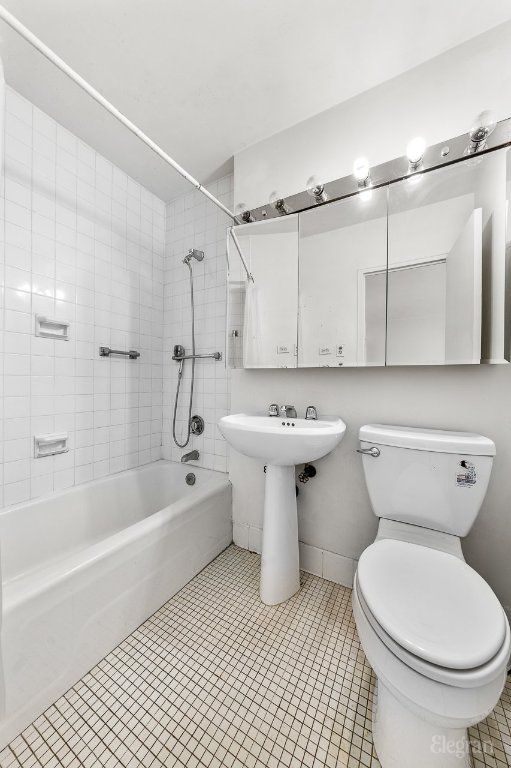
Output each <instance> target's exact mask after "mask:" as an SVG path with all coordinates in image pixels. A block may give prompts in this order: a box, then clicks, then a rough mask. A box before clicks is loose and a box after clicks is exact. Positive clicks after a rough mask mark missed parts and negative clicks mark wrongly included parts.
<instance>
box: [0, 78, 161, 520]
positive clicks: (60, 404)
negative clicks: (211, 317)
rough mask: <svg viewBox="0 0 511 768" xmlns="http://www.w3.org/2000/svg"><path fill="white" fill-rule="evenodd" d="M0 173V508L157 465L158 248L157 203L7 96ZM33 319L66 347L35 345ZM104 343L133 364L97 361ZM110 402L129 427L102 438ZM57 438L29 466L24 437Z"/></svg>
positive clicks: (85, 148) (58, 128)
mask: <svg viewBox="0 0 511 768" xmlns="http://www.w3.org/2000/svg"><path fill="white" fill-rule="evenodd" d="M4 175H5V198H3V199H2V200H1V206H2V211H3V213H4V218H5V223H4V232H3V233H2V234H3V236H4V240H5V242H6V244H7V245H6V248H5V263H4V262H3V261H2V262H0V285H4V284H5V286H6V287H5V289H3V294H2V295H1V299H2V300H1V303H0V342H1V343H2V344H3V350H4V352H5V356H4V365H3V368H0V390H1V391H2V393H3V399H2V406H3V410H2V412H1V413H0V416H2V415H3V417H4V418H5V419H6V420H5V424H4V430H3V442H2V443H1V444H0V448H1V461H3V462H4V464H3V465H2V464H0V476H1V477H0V479H2V481H3V484H4V485H3V491H4V494H3V498H2V496H1V494H0V505H1V504H2V503H3V504H13V503H18V502H20V501H24V500H26V499H29V498H36V497H38V496H44V495H47V494H48V493H52V492H54V491H57V490H62V489H63V488H67V487H69V486H71V485H73V484H74V483H81V482H86V481H88V480H91V479H92V478H93V477H100V476H104V475H106V474H109V473H110V472H117V471H120V470H121V469H124V468H125V467H127V466H137V465H139V464H142V463H145V462H147V461H148V460H156V459H158V458H160V451H161V433H162V389H163V301H162V294H163V286H162V282H163V280H162V276H163V272H162V269H163V262H162V257H163V254H164V239H165V206H164V204H163V202H162V201H161V200H158V199H157V198H156V197H155V196H154V195H152V194H151V193H149V192H148V191H147V190H144V189H142V188H141V187H140V185H139V184H137V183H136V182H135V181H134V180H132V179H129V180H128V178H127V177H126V175H125V174H124V173H123V172H122V171H120V170H119V169H116V168H114V167H113V166H112V164H111V163H110V162H109V161H108V160H106V159H105V158H103V157H101V156H99V155H98V154H97V153H96V152H95V151H94V150H93V149H92V148H91V147H88V146H86V145H85V144H83V143H82V142H80V141H78V139H77V138H76V137H75V136H73V135H72V134H71V133H69V131H67V130H66V129H64V128H63V127H62V126H59V125H57V124H56V123H55V121H54V120H52V119H51V118H50V117H49V116H48V115H45V114H44V113H43V112H41V111H40V110H39V109H37V108H35V107H33V106H32V104H31V103H30V102H29V101H27V100H26V99H24V98H23V97H21V96H20V95H19V94H17V93H16V92H15V91H13V90H12V89H10V88H8V89H7V96H6V120H5V163H4ZM128 187H129V194H128ZM142 200H143V217H142V215H141V213H142V211H141V208H142V202H141V201H142ZM114 203H115V206H114ZM128 204H129V205H128ZM36 312H37V313H41V314H47V315H50V316H56V317H60V318H62V319H66V320H69V321H70V322H71V327H70V336H71V339H70V341H69V342H64V341H53V340H49V339H43V338H36V337H35V336H34V334H33V331H34V314H35V313H36ZM113 340H115V341H116V342H118V345H119V347H122V348H126V349H129V348H134V349H138V350H140V352H141V358H140V359H139V360H137V361H132V362H131V361H130V362H129V363H128V362H126V361H124V360H122V361H117V360H113V359H112V360H99V358H98V346H99V345H100V344H111V343H112V341H113ZM95 364H100V365H101V369H98V370H100V372H101V375H96V370H95V368H94V366H95ZM112 381H115V385H114V386H112ZM122 393H129V395H128V397H129V403H128V402H126V403H125V404H123V405H122V407H121V408H120V414H121V416H120V418H119V419H118V421H120V422H121V421H123V420H124V422H125V423H127V424H128V423H129V424H130V425H135V426H136V429H135V432H134V434H130V435H129V436H128V434H127V433H124V434H120V433H119V432H116V433H113V434H112V436H110V435H109V434H108V428H109V426H110V423H111V421H112V418H111V413H112V410H113V406H114V405H115V404H116V397H117V396H118V395H120V394H122ZM123 396H124V395H123ZM124 406H126V407H124ZM148 413H149V416H148ZM94 426H96V427H97V428H98V429H102V428H103V427H105V429H106V433H105V434H104V435H102V436H101V442H98V444H97V445H96V443H95V441H94V431H93V430H94ZM57 429H63V430H65V431H67V432H69V437H70V451H69V453H67V454H63V455H61V456H57V457H53V458H44V459H39V460H34V459H33V458H32V438H33V435H34V434H35V433H36V432H37V433H41V432H51V431H56V430H57ZM103 438H104V441H103ZM2 470H3V471H2ZM0 491H2V484H1V483H0Z"/></svg>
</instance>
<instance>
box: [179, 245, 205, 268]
mask: <svg viewBox="0 0 511 768" xmlns="http://www.w3.org/2000/svg"><path fill="white" fill-rule="evenodd" d="M191 259H197V261H202V260H203V259H204V251H198V250H197V248H190V250H189V251H188V253H187V254H186V256H185V257H184V259H183V264H188V265H189V264H190V260H191Z"/></svg>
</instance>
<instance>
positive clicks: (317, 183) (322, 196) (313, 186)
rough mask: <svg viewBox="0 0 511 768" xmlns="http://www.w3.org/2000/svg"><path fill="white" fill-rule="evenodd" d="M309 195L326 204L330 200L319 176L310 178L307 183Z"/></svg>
mask: <svg viewBox="0 0 511 768" xmlns="http://www.w3.org/2000/svg"><path fill="white" fill-rule="evenodd" d="M306 188H307V194H309V195H310V196H311V197H313V198H314V200H315V201H316V202H324V201H325V200H327V199H328V195H327V194H326V192H325V185H324V184H323V182H322V181H321V179H320V178H319V176H309V178H308V179H307V182H306Z"/></svg>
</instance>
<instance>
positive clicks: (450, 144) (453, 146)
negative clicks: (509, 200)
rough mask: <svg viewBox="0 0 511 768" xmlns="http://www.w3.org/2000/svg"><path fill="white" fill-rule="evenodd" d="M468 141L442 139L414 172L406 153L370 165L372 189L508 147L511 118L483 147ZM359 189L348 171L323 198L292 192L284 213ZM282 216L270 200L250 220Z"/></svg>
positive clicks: (327, 188) (326, 202)
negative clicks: (472, 148) (470, 148)
mask: <svg viewBox="0 0 511 768" xmlns="http://www.w3.org/2000/svg"><path fill="white" fill-rule="evenodd" d="M469 144H470V137H469V135H468V133H465V134H463V135H462V136H457V137H456V138H454V139H449V140H448V141H443V142H441V143H440V144H432V145H431V146H429V147H427V148H426V150H425V152H424V157H423V159H422V163H421V167H420V169H418V170H417V171H414V172H410V170H409V166H410V161H409V159H408V157H407V156H406V155H402V156H401V157H398V158H396V159H395V160H389V161H388V162H386V163H381V164H380V165H375V166H371V169H370V171H371V189H377V188H378V187H383V186H386V185H387V184H394V183H395V182H397V181H402V180H403V179H407V178H410V177H411V176H415V175H418V174H424V173H429V171H435V170H437V169H438V168H443V167H444V166H447V165H454V164H455V163H462V162H464V161H465V160H471V159H473V158H474V157H477V156H479V155H485V154H488V153H489V152H494V151H495V150H497V149H502V148H504V147H509V146H511V118H507V119H506V120H501V121H500V122H498V123H497V125H496V127H495V130H494V131H493V133H491V134H490V136H488V138H487V139H486V142H485V144H484V146H483V147H482V148H480V149H479V150H477V151H476V152H474V153H471V154H467V152H466V150H467V147H468V146H469ZM360 191H361V189H360V187H359V185H358V182H357V180H356V179H355V177H354V176H353V175H352V174H350V175H349V176H344V177H343V178H341V179H336V180H335V181H330V182H327V183H325V184H324V193H325V197H326V199H325V200H321V199H319V198H318V199H316V200H312V199H311V196H310V194H309V193H308V192H307V191H303V192H298V193H297V194H295V195H290V196H289V197H286V198H285V205H286V213H300V212H301V211H307V210H309V209H311V208H318V207H319V206H321V205H330V203H334V202H336V201H338V200H342V199H344V198H346V197H353V196H354V195H358V194H359V192H360ZM282 215H283V214H282V213H281V212H279V211H278V210H276V209H275V208H274V207H273V206H272V205H270V204H269V203H267V204H266V205H262V206H260V207H259V208H253V209H251V210H250V216H251V220H252V221H264V220H265V219H275V218H279V216H282ZM238 223H240V224H244V223H245V222H243V221H239V222H238Z"/></svg>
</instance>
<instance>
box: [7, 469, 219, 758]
mask: <svg viewBox="0 0 511 768" xmlns="http://www.w3.org/2000/svg"><path fill="white" fill-rule="evenodd" d="M188 472H193V473H194V474H195V476H196V483H195V485H193V486H189V485H187V484H186V482H185V476H186V474H187V473H188ZM231 541H232V524H231V486H230V483H229V481H228V479H227V477H226V475H224V474H221V473H219V472H212V471H211V470H206V469H199V468H197V467H190V466H189V465H184V464H176V463H173V462H168V461H158V462H155V463H154V464H150V465H147V466H145V467H143V468H141V469H134V470H129V471H127V472H121V473H119V474H117V475H113V476H110V477H107V478H104V479H102V480H97V481H94V482H92V483H87V484H85V485H81V486H78V487H76V488H73V489H71V490H69V491H65V492H64V493H59V494H56V495H54V496H52V497H51V498H49V499H45V500H41V501H34V502H30V503H28V504H23V505H17V506H15V507H10V508H8V509H5V510H3V511H2V512H1V513H0V551H1V560H0V570H1V575H2V600H3V605H2V631H1V656H2V676H3V680H2V691H1V693H0V699H1V705H2V710H1V713H0V747H3V746H4V745H5V744H7V743H8V742H9V741H10V740H11V739H12V738H14V737H15V736H16V735H17V734H18V733H19V732H20V731H21V730H22V729H23V728H25V727H26V726H27V725H29V724H30V723H31V722H32V721H33V720H34V719H35V718H36V717H38V716H39V715H40V714H41V713H42V712H43V711H44V710H45V709H46V708H47V707H48V706H49V705H50V704H52V703H53V702H54V701H55V700H56V699H57V698H58V697H59V696H61V695H62V694H63V693H65V691H67V690H68V688H70V687H71V686H72V685H74V683H76V682H77V680H79V678H80V677H81V676H82V675H84V674H85V673H86V672H87V671H88V670H89V669H90V668H91V667H93V666H94V665H95V664H97V662H99V661H100V660H101V659H102V658H103V657H104V656H105V655H106V654H107V653H108V652H109V651H110V650H112V648H114V647H115V646H116V645H117V644H118V643H119V642H121V641H122V640H123V639H124V638H125V637H126V636H127V635H129V634H130V632H132V631H133V630H134V629H136V627H138V626H139V625H140V624H141V623H142V622H143V621H144V620H145V619H146V618H147V617H148V616H150V615H151V614H152V613H154V611H156V610H157V609H158V608H159V607H160V606H161V605H162V604H163V603H164V602H165V601H166V600H168V599H169V598H170V597H172V595H174V594H175V593H176V592H177V591H178V590H179V589H181V587H182V586H184V585H185V584H186V583H187V582H188V581H189V580H190V579H191V578H192V577H193V576H195V575H196V574H197V573H198V572H199V571H200V570H201V569H202V568H204V566H206V565H207V564H208V563H209V562H210V561H211V560H212V559H213V558H214V557H216V555H218V554H219V553H220V552H221V551H222V550H223V549H225V547H227V546H228V545H229V544H230V542H231Z"/></svg>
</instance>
